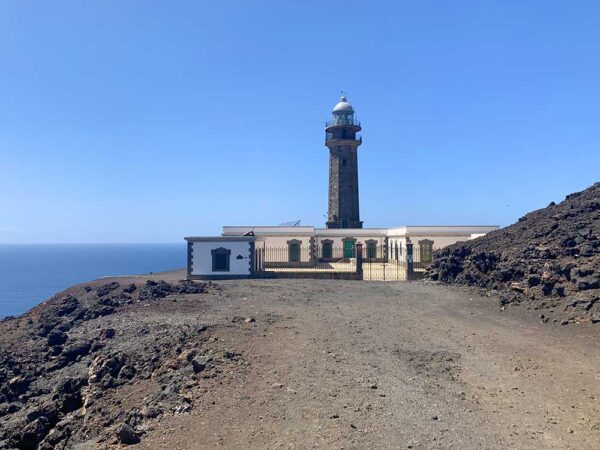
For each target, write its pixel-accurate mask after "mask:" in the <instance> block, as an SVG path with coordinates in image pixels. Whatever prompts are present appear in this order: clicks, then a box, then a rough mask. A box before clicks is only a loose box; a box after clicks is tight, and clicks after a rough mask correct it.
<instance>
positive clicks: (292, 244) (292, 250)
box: [287, 239, 302, 262]
mask: <svg viewBox="0 0 600 450" xmlns="http://www.w3.org/2000/svg"><path fill="white" fill-rule="evenodd" d="M287 244H288V261H289V262H300V244H302V241H299V240H297V239H292V240H291V241H287Z"/></svg>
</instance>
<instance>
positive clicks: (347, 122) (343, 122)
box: [325, 116, 360, 128]
mask: <svg viewBox="0 0 600 450" xmlns="http://www.w3.org/2000/svg"><path fill="white" fill-rule="evenodd" d="M347 126H354V127H358V128H360V121H359V120H357V119H356V118H355V117H354V116H339V117H335V118H334V119H333V120H330V121H328V122H325V128H330V127H347Z"/></svg>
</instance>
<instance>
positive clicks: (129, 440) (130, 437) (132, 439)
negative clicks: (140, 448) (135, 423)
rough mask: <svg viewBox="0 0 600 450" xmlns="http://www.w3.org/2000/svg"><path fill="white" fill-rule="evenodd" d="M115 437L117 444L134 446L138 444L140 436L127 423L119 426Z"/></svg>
mask: <svg viewBox="0 0 600 450" xmlns="http://www.w3.org/2000/svg"><path fill="white" fill-rule="evenodd" d="M117 437H118V438H119V442H120V443H121V444H123V445H135V444H139V443H140V436H139V435H138V433H137V432H136V431H135V430H134V429H133V428H132V427H131V426H130V425H129V424H127V423H123V424H121V426H120V427H119V430H118V431H117Z"/></svg>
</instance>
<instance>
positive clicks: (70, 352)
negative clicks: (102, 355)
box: [62, 339, 92, 362]
mask: <svg viewBox="0 0 600 450" xmlns="http://www.w3.org/2000/svg"><path fill="white" fill-rule="evenodd" d="M91 347H92V342H91V341H89V340H87V339H80V340H77V341H73V342H70V343H69V344H67V345H65V347H64V348H63V351H62V357H63V359H64V361H65V362H72V361H75V360H76V359H77V357H79V356H85V355H87V354H88V353H89V351H90V348H91Z"/></svg>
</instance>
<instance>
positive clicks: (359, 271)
mask: <svg viewBox="0 0 600 450" xmlns="http://www.w3.org/2000/svg"><path fill="white" fill-rule="evenodd" d="M356 278H357V279H358V280H362V279H363V252H362V244H360V243H357V244H356Z"/></svg>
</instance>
